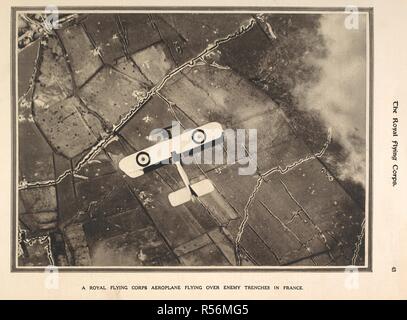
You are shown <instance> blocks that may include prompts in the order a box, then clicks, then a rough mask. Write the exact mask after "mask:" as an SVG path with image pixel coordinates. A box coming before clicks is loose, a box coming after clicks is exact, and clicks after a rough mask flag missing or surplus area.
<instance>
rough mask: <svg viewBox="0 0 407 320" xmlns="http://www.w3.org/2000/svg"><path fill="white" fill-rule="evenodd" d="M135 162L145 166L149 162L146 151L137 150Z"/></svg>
mask: <svg viewBox="0 0 407 320" xmlns="http://www.w3.org/2000/svg"><path fill="white" fill-rule="evenodd" d="M136 162H137V164H138V165H139V166H140V167H146V166H148V165H149V164H150V156H149V154H148V153H147V152H144V151H142V152H139V153H138V154H137V156H136Z"/></svg>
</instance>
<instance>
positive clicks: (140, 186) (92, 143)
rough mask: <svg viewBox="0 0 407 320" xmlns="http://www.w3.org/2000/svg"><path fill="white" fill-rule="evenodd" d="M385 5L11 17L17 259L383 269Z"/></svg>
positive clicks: (23, 265)
mask: <svg viewBox="0 0 407 320" xmlns="http://www.w3.org/2000/svg"><path fill="white" fill-rule="evenodd" d="M372 18H373V10H372V9H371V8H357V7H352V6H349V7H341V8H317V7H316V8H311V7H310V8H307V9H306V10H304V9H303V8H298V9H296V8H295V7H291V8H289V9H273V8H257V9H256V8H255V9H250V10H249V9H238V8H235V9H233V8H228V9H222V10H220V9H216V8H209V7H208V8H197V9H187V8H184V9H183V8H162V9H160V8H157V9H154V10H153V9H148V10H142V9H140V10H136V9H131V8H127V7H122V8H116V9H114V10H113V9H106V8H96V7H95V8H93V9H92V8H80V7H78V8H72V7H69V8H64V7H60V8H57V7H54V6H49V7H46V8H45V10H44V9H41V10H36V9H33V8H30V7H27V8H25V7H19V8H14V10H13V11H12V15H11V19H12V26H13V28H12V30H11V32H12V39H11V43H12V48H11V49H12V53H11V59H12V61H13V69H12V75H11V82H12V85H13V86H14V91H13V95H14V96H12V99H13V104H14V106H15V107H14V110H13V119H14V123H13V132H12V136H13V163H12V165H13V170H14V172H13V175H14V177H13V189H14V190H13V198H12V199H13V208H12V213H11V215H12V226H11V228H12V229H13V230H11V234H12V244H13V245H12V250H11V252H10V255H11V265H12V271H24V270H30V271H38V272H42V271H44V270H45V269H46V268H49V267H50V266H51V267H57V268H58V270H59V271H61V272H64V271H79V270H80V271H88V272H91V271H92V270H106V271H113V272H114V271H137V270H141V271H143V270H144V271H150V270H161V271H166V270H170V271H171V270H178V271H186V272H188V271H197V270H198V271H199V270H206V271H216V272H218V271H219V272H221V271H247V272H250V271H256V270H262V271H308V270H314V271H346V270H348V269H349V268H351V269H352V268H357V269H358V270H365V271H371V259H372V243H371V241H370V237H371V228H370V226H371V214H372V205H371V203H372V196H371V184H372V166H371V163H372V162H371V161H372V150H373V148H372V130H373V124H372V121H371V119H372V114H373V107H372V88H373V85H372V84H373V74H372V63H373V55H372V46H373V38H372V30H373V19H372Z"/></svg>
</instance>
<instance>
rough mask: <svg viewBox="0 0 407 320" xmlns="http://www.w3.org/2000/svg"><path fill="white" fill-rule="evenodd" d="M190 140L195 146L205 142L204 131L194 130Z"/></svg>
mask: <svg viewBox="0 0 407 320" xmlns="http://www.w3.org/2000/svg"><path fill="white" fill-rule="evenodd" d="M192 140H193V141H194V142H195V143H196V144H202V143H204V142H205V140H206V133H205V131H203V130H201V129H196V130H195V131H194V132H192Z"/></svg>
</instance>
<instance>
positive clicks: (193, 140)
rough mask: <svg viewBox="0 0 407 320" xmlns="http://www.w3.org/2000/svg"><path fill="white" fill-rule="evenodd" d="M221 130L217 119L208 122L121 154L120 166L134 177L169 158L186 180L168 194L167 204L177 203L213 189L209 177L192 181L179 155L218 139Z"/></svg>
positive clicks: (173, 204)
mask: <svg viewBox="0 0 407 320" xmlns="http://www.w3.org/2000/svg"><path fill="white" fill-rule="evenodd" d="M222 134H223V128H222V125H221V124H220V123H218V122H210V123H207V124H205V125H203V126H201V127H198V128H196V129H194V130H190V131H185V132H183V133H181V134H179V135H177V136H175V137H172V138H170V139H167V140H163V141H160V142H158V143H156V144H155V145H153V146H151V147H148V148H146V149H144V150H141V151H139V152H136V153H134V154H132V155H129V156H127V157H125V158H123V159H122V160H121V161H120V162H119V168H120V169H121V170H122V171H123V172H124V173H125V174H127V175H128V176H129V177H131V178H136V177H139V176H141V175H143V174H144V173H145V172H146V169H148V168H152V167H154V166H156V165H158V164H160V163H162V162H163V161H165V160H171V163H172V164H175V166H176V168H177V170H178V173H179V175H180V176H181V178H182V181H183V183H184V184H185V188H182V189H180V190H177V191H174V192H172V193H170V194H169V195H168V200H169V202H170V204H171V205H172V206H173V207H176V206H179V205H181V204H183V203H186V202H188V201H190V200H193V199H194V198H195V197H201V196H203V195H205V194H208V193H211V192H212V191H213V190H214V187H213V185H212V182H211V181H210V180H209V179H205V180H201V181H199V182H197V183H194V184H191V183H190V181H189V178H188V175H187V173H186V172H185V170H184V169H183V167H182V164H181V157H180V156H181V155H182V154H186V153H189V152H191V151H192V150H194V149H197V148H202V147H203V146H205V145H207V144H208V143H212V142H213V141H215V140H217V139H220V138H221V137H222Z"/></svg>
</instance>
